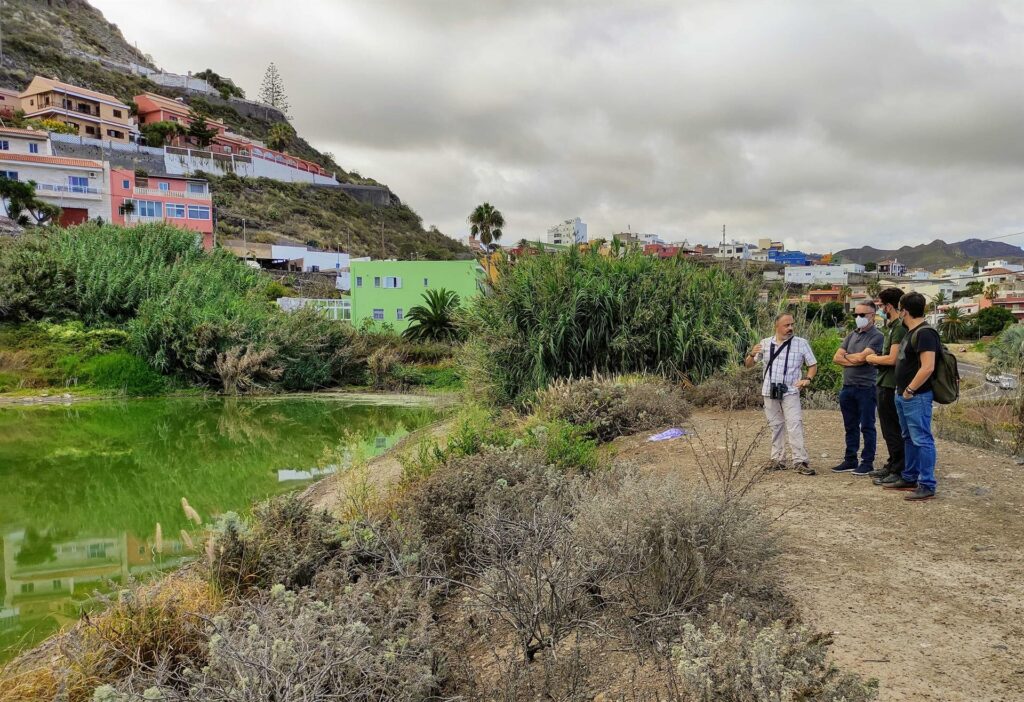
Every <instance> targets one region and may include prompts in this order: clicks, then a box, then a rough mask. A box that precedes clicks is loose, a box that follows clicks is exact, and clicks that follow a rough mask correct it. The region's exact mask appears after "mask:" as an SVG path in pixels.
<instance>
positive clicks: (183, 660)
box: [0, 576, 220, 702]
mask: <svg viewBox="0 0 1024 702" xmlns="http://www.w3.org/2000/svg"><path fill="white" fill-rule="evenodd" d="M106 599H107V601H108V603H109V607H108V608H107V609H106V610H104V611H102V612H100V613H99V614H95V615H92V616H90V617H86V618H85V619H83V620H82V621H81V622H80V623H79V624H78V625H77V626H76V627H75V628H74V629H72V630H71V631H70V632H68V634H67V635H65V636H64V637H63V638H62V639H60V642H59V643H60V646H59V649H58V651H57V653H56V654H55V655H54V656H53V657H52V658H49V659H47V660H45V661H41V662H37V663H36V664H34V665H19V664H18V663H15V665H14V667H13V668H12V670H10V671H4V675H3V679H2V684H0V700H2V701H3V702H16V701H17V702H21V701H22V700H24V701H25V702H28V701H29V700H33V701H34V700H51V699H60V700H67V701H68V702H79V701H85V700H91V699H92V695H93V689H94V688H96V687H97V686H99V685H102V684H104V683H113V682H124V683H129V684H134V683H133V681H136V680H146V681H150V680H154V679H160V678H163V677H166V676H168V675H170V674H171V671H173V670H176V669H179V668H183V667H187V666H191V667H194V668H197V667H200V666H202V665H203V664H204V662H205V661H206V639H207V636H206V632H205V620H206V618H208V617H210V616H212V615H213V613H214V612H215V611H216V610H217V608H218V607H219V605H220V600H219V598H218V597H217V595H216V594H215V592H214V591H213V589H212V588H211V587H210V586H209V584H208V583H206V582H205V581H202V580H199V579H196V578H193V577H187V576H186V577H181V576H178V577H171V578H169V579H167V580H164V581H161V582H159V583H156V584H153V585H148V586H136V587H133V588H129V589H125V590H122V591H121V592H119V593H116V594H114V595H111V596H109V597H108V598H106ZM40 663H41V664H40ZM148 684H149V683H148V682H147V683H145V685H146V686H148Z"/></svg>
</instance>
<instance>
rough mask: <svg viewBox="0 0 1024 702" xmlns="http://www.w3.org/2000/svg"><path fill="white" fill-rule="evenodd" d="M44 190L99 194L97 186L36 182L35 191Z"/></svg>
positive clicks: (73, 193)
mask: <svg viewBox="0 0 1024 702" xmlns="http://www.w3.org/2000/svg"><path fill="white" fill-rule="evenodd" d="M39 191H45V192H51V193H66V194H68V195H99V194H100V190H99V188H90V187H88V186H85V185H52V184H50V183H37V184H36V192H39Z"/></svg>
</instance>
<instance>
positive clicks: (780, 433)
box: [743, 312, 818, 475]
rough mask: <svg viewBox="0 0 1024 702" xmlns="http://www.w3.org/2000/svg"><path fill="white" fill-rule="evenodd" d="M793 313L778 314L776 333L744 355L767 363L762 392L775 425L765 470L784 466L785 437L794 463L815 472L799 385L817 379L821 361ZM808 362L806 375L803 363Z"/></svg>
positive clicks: (771, 423) (746, 362)
mask: <svg viewBox="0 0 1024 702" xmlns="http://www.w3.org/2000/svg"><path fill="white" fill-rule="evenodd" d="M794 328H795V325H794V320H793V315H791V314H789V313H788V312H783V313H781V314H779V315H778V316H776V317H775V336H770V337H768V338H767V339H762V340H761V343H759V344H757V345H755V346H754V348H752V349H751V350H750V353H748V354H747V355H746V358H744V359H743V365H745V366H746V367H747V368H750V367H751V366H753V365H754V364H755V363H757V362H759V361H760V362H763V363H764V373H763V377H762V379H761V381H762V382H761V394H762V395H763V396H764V414H765V416H766V417H767V419H768V425H769V426H770V427H771V429H772V458H771V461H770V462H769V463H768V465H767V466H766V467H765V470H785V468H786V464H785V458H786V438H787V437H788V439H789V450H790V452H791V453H792V454H793V467H794V468H795V469H796V472H797V473H800V474H801V475H814V469H813V468H811V467H810V465H809V463H808V458H807V449H805V448H804V424H803V415H802V412H801V408H800V388H805V387H807V386H808V385H810V384H811V381H812V380H814V376H815V374H816V373H817V372H818V361H817V359H815V358H814V352H813V351H811V345H810V344H808V343H807V339H804V338H801V337H799V336H796V335H795V333H794ZM805 365H806V366H807V377H806V378H801V377H800V376H802V375H803V367H804V366H805Z"/></svg>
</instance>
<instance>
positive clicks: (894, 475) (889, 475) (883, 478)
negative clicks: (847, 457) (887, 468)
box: [868, 471, 900, 485]
mask: <svg viewBox="0 0 1024 702" xmlns="http://www.w3.org/2000/svg"><path fill="white" fill-rule="evenodd" d="M876 472H877V471H876ZM868 477H871V474H870V473H869V474H868ZM898 477H900V474H899V473H886V474H885V475H880V476H878V477H877V478H872V479H871V484H872V485H885V481H886V480H888V481H889V482H890V483H891V482H894V481H895V480H896V478H898Z"/></svg>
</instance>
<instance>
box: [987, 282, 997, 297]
mask: <svg viewBox="0 0 1024 702" xmlns="http://www.w3.org/2000/svg"><path fill="white" fill-rule="evenodd" d="M997 297H999V286H998V285H996V284H995V283H990V284H989V286H988V287H987V288H985V298H986V299H988V300H995V299H996V298H997Z"/></svg>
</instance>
